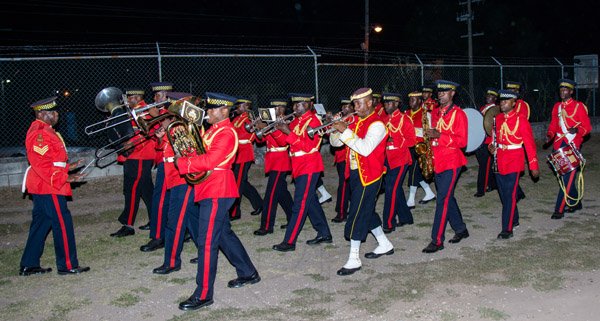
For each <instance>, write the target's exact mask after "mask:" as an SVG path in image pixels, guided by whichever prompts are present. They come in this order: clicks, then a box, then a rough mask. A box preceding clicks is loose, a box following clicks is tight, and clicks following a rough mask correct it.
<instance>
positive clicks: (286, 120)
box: [256, 113, 296, 139]
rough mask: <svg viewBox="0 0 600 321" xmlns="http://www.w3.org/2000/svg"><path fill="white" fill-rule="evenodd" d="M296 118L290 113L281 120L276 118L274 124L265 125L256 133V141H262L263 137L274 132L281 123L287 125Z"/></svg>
mask: <svg viewBox="0 0 600 321" xmlns="http://www.w3.org/2000/svg"><path fill="white" fill-rule="evenodd" d="M295 117H296V116H295V115H294V114H293V113H292V114H289V115H287V116H285V117H282V118H278V119H277V120H275V121H274V122H272V123H270V124H269V125H267V126H266V127H263V128H261V129H259V130H257V131H256V138H258V139H263V137H265V136H266V135H269V134H270V133H272V132H274V131H275V126H277V125H279V124H281V123H286V124H289V123H290V122H291V121H292V120H294V118H295Z"/></svg>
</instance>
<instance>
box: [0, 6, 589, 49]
mask: <svg viewBox="0 0 600 321" xmlns="http://www.w3.org/2000/svg"><path fill="white" fill-rule="evenodd" d="M461 1H465V0H461ZM458 3H459V0H419V1H416V0H397V1H383V0H370V20H371V22H372V23H379V24H381V25H382V26H383V28H384V30H383V32H382V33H379V34H375V33H373V34H372V35H371V50H373V51H378V50H385V51H393V52H407V53H413V52H416V53H424V54H448V55H466V53H467V40H466V39H461V38H460V36H461V35H462V34H465V33H466V30H467V27H466V23H464V22H457V21H456V17H457V15H458V13H459V12H461V10H464V9H465V8H466V6H459V4H458ZM595 4H596V3H595V2H594V1H556V0H548V1H524V0H519V1H515V0H504V1H501V0H487V1H483V2H479V3H475V4H473V9H474V13H475V20H474V23H473V31H474V32H484V33H485V35H483V36H480V37H475V38H474V55H475V56H500V57H555V56H556V57H572V56H573V55H576V54H597V53H598V52H599V51H600V50H599V47H600V41H598V35H599V34H600V33H599V31H600V30H599V29H600V28H599V23H598V14H597V12H596V10H592V9H591V8H593V7H597V5H595ZM1 11H2V16H1V17H2V19H0V45H1V46H14V45H17V46H21V45H56V44H76V43H114V44H127V43H152V42H155V41H159V42H171V43H210V44H241V45H265V44H272V45H290V46H291V45H294V46H296V45H302V46H304V45H311V46H321V47H334V48H347V49H356V50H358V49H360V44H361V42H362V41H363V36H364V29H363V28H364V1H356V0H346V1H327V0H278V1H214V0H213V1H205V0H196V1H183V0H180V1H127V2H125V1H114V0H110V1H39V0H29V1H18V0H8V1H2V9H1Z"/></svg>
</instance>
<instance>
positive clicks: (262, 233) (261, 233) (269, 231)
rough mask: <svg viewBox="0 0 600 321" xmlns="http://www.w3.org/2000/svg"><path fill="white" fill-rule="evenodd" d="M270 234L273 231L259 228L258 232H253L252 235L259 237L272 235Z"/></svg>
mask: <svg viewBox="0 0 600 321" xmlns="http://www.w3.org/2000/svg"><path fill="white" fill-rule="evenodd" d="M272 233H273V230H265V229H262V228H259V229H258V230H256V231H254V235H259V236H263V235H267V234H272Z"/></svg>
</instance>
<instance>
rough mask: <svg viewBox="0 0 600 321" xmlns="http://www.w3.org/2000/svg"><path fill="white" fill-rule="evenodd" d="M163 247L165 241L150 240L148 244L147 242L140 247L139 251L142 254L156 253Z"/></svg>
mask: <svg viewBox="0 0 600 321" xmlns="http://www.w3.org/2000/svg"><path fill="white" fill-rule="evenodd" d="M163 247H165V241H164V240H162V239H159V240H150V242H148V243H147V244H145V245H142V246H141V247H140V251H142V252H152V251H156V250H158V249H162V248H163Z"/></svg>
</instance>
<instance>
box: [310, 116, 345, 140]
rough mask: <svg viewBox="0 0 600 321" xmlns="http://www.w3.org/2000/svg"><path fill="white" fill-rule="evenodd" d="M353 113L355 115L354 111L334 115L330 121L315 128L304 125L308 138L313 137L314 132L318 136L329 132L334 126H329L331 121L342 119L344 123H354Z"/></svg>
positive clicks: (335, 121)
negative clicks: (344, 114)
mask: <svg viewBox="0 0 600 321" xmlns="http://www.w3.org/2000/svg"><path fill="white" fill-rule="evenodd" d="M354 115H356V112H353V113H350V114H348V115H346V116H338V117H334V118H333V119H332V120H331V121H329V122H327V123H325V124H323V125H321V126H318V127H315V128H312V127H310V126H308V127H306V135H308V137H310V139H313V138H314V137H315V134H317V135H319V136H323V135H326V134H331V133H333V132H334V131H335V128H333V127H332V126H331V125H333V123H337V122H339V121H343V122H345V123H346V125H350V124H352V123H354Z"/></svg>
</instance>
